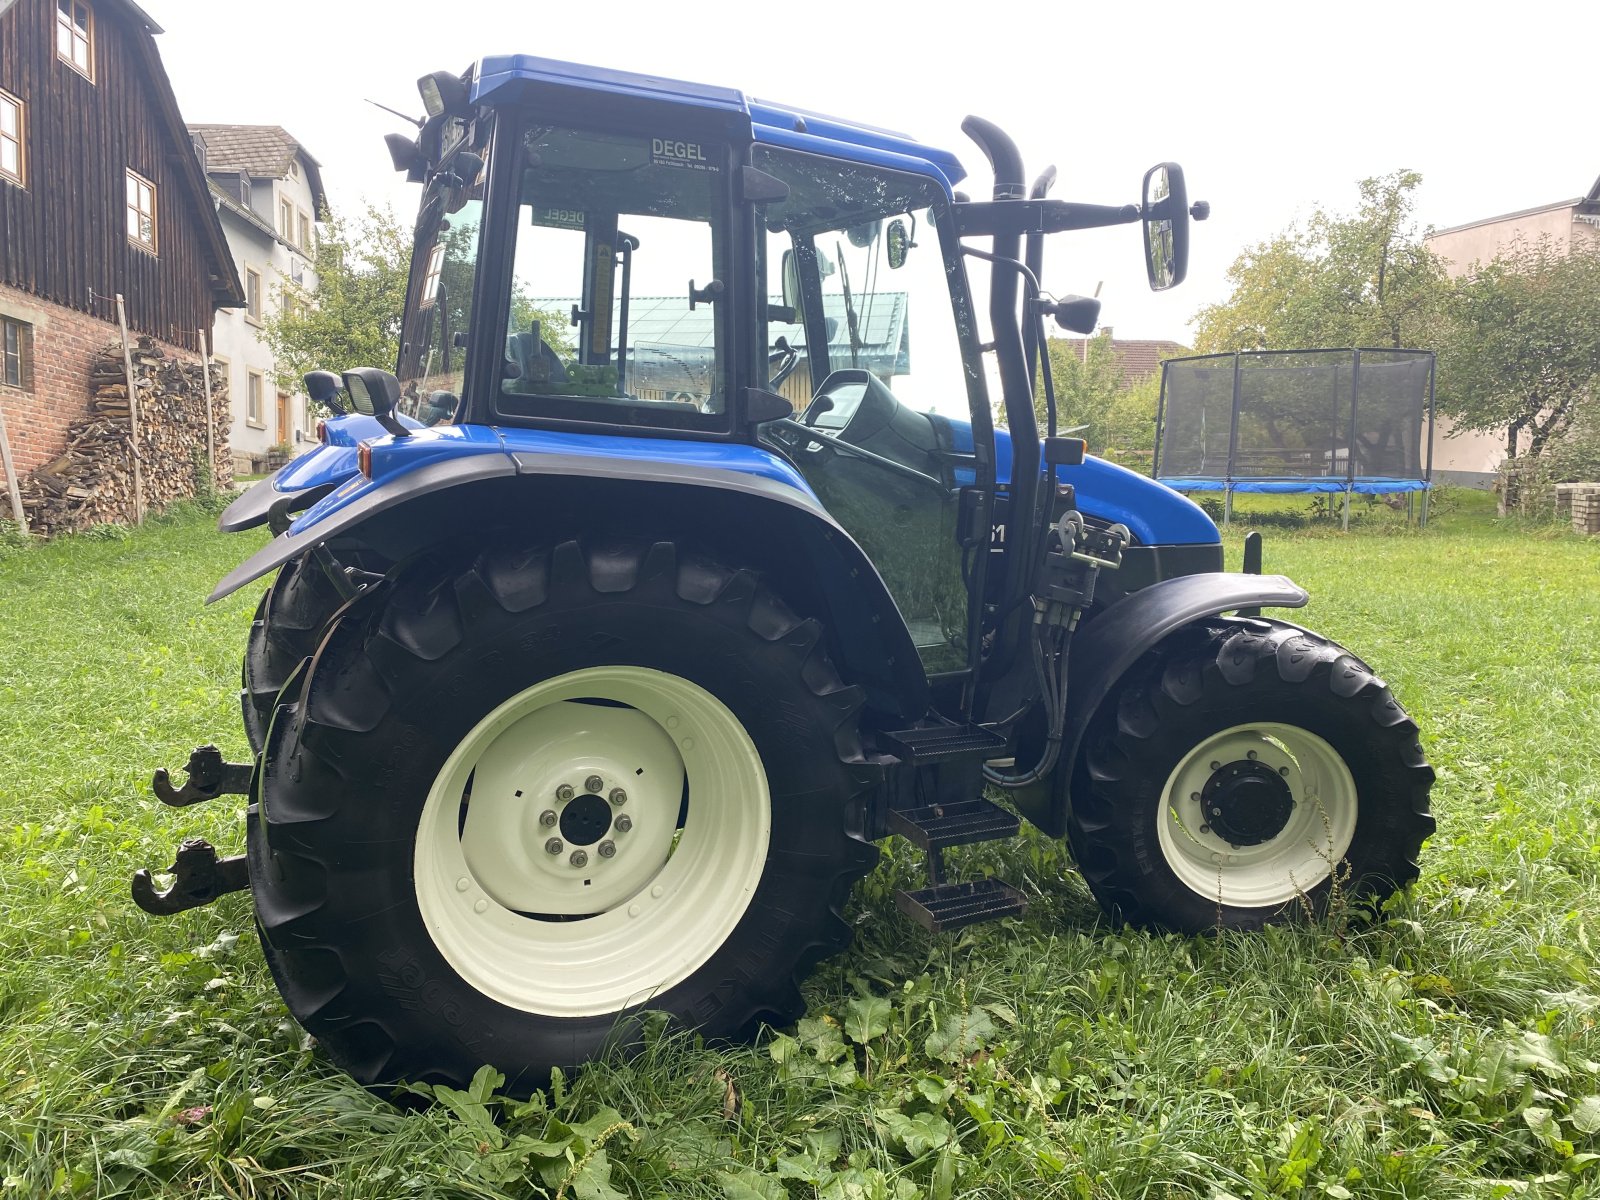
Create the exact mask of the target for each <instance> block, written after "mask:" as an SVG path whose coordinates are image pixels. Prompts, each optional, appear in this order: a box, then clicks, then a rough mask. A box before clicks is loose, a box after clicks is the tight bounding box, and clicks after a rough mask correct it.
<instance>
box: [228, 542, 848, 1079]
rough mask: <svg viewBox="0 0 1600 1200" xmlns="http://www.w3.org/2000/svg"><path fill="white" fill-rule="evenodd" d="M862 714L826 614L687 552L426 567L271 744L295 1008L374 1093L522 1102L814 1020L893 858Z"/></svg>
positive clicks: (660, 546) (259, 846)
mask: <svg viewBox="0 0 1600 1200" xmlns="http://www.w3.org/2000/svg"><path fill="white" fill-rule="evenodd" d="M861 703H862V693H861V691H860V689H858V688H853V687H846V686H845V685H844V684H843V683H841V682H840V680H839V678H838V676H837V675H836V674H835V672H834V670H833V668H832V666H831V665H830V663H829V661H828V659H827V657H826V654H825V653H824V650H823V648H822V645H821V629H820V627H819V626H818V624H817V623H816V622H815V621H809V620H800V619H798V618H796V617H795V616H794V614H793V613H791V612H790V611H789V610H788V609H787V608H785V607H784V606H783V604H782V603H781V602H780V601H778V600H777V598H776V597H774V596H772V595H771V594H770V593H768V592H767V591H765V590H764V589H763V588H762V587H761V586H760V584H759V583H758V581H757V580H756V579H755V577H754V576H752V575H751V574H749V573H748V572H743V571H735V570H730V569H728V568H726V567H724V566H721V565H718V564H716V563H713V562H708V561H705V560H702V559H697V558H694V557H691V556H689V555H687V554H680V553H679V551H678V550H677V548H676V547H675V546H673V545H672V544H670V543H657V544H655V545H653V546H649V545H643V544H638V543H625V542H598V541H597V542H593V543H585V544H584V545H583V546H581V547H580V545H579V544H578V543H577V542H566V543H562V544H560V545H558V546H555V547H553V548H532V549H522V548H518V549H503V550H495V551H492V552H489V553H486V554H484V555H482V556H480V557H479V558H477V559H476V560H475V561H473V562H472V563H470V564H468V565H466V566H465V567H463V568H460V569H457V570H453V571H444V572H441V571H440V570H438V569H437V567H434V568H432V569H429V568H428V567H426V566H425V565H419V566H417V567H414V568H412V569H410V570H408V571H407V572H405V573H403V574H402V575H401V576H400V577H399V578H398V579H397V580H395V581H394V583H392V584H391V585H387V586H386V587H385V588H382V589H379V592H378V594H375V595H373V596H371V597H368V598H364V599H363V600H362V601H358V602H357V603H356V604H354V605H352V607H351V608H350V609H348V610H346V611H345V612H344V613H343V614H342V615H341V616H340V617H339V618H338V620H337V621H336V622H335V623H334V625H333V627H332V629H331V630H330V632H329V634H328V636H327V638H326V640H325V642H324V643H323V645H322V646H321V648H320V649H319V651H318V652H317V657H316V659H315V660H314V661H313V663H312V666H311V670H310V672H309V674H308V675H307V676H306V677H305V682H304V684H303V686H302V687H301V688H300V689H299V694H298V695H296V696H293V697H291V696H288V695H286V696H285V697H284V703H283V705H282V706H281V707H280V708H279V709H278V712H277V715H276V717H275V719H274V721H273V725H272V729H271V734H270V737H269V739H268V742H267V748H266V753H265V756H264V759H263V775H262V786H261V802H260V804H259V806H258V810H257V812H256V814H255V819H254V821H253V822H252V826H251V830H250V867H251V877H252V888H253V890H254V896H255V902H256V910H257V919H258V924H259V926H260V929H261V934H262V941H263V945H264V948H265V951H266V957H267V961H268V963H269V965H270V966H271V968H272V971H273V975H274V977H275V978H276V980H277V982H278V986H279V989H280V990H281V991H282V993H283V996H284V999H285V1001H286V1002H287V1003H288V1006H289V1008H290V1010H291V1011H292V1012H293V1013H294V1015H295V1017H296V1018H297V1019H298V1020H299V1021H300V1022H301V1024H303V1025H304V1026H305V1027H306V1028H307V1029H308V1030H309V1031H310V1032H312V1033H314V1034H315V1035H316V1036H317V1038H318V1039H319V1041H320V1042H321V1043H322V1045H323V1046H324V1047H325V1048H326V1050H327V1051H328V1054H329V1056H330V1057H331V1058H333V1060H334V1061H335V1062H337V1063H338V1064H339V1065H340V1066H341V1067H343V1068H344V1069H345V1070H346V1071H348V1072H349V1073H350V1074H351V1075H353V1076H354V1077H355V1078H356V1079H358V1080H360V1081H361V1082H363V1083H366V1084H368V1085H377V1084H383V1083H389V1082H393V1081H397V1080H400V1079H412V1080H419V1079H420V1080H430V1081H439V1082H447V1083H452V1084H455V1085H458V1086H459V1085H462V1084H464V1083H465V1082H466V1081H467V1080H469V1079H470V1078H471V1076H472V1074H473V1072H474V1071H475V1070H476V1068H477V1067H478V1066H480V1065H482V1064H484V1063H490V1064H493V1065H494V1066H495V1067H496V1068H498V1069H499V1070H501V1071H503V1072H505V1074H506V1075H507V1076H508V1079H509V1086H510V1087H512V1088H514V1089H517V1090H519V1091H523V1092H526V1091H529V1090H531V1089H534V1088H538V1087H542V1086H544V1084H545V1082H546V1081H547V1080H548V1079H549V1073H550V1070H551V1069H552V1068H554V1067H561V1068H570V1067H574V1066H577V1065H578V1064H580V1063H583V1062H585V1061H587V1060H589V1059H591V1058H593V1057H594V1056H596V1055H598V1054H600V1053H601V1052H602V1051H603V1050H604V1049H605V1048H606V1047H607V1046H608V1045H610V1044H613V1043H619V1044H623V1045H627V1044H630V1043H632V1042H634V1041H636V1040H637V1037H638V1030H639V1014H640V1013H641V1012H642V1011H644V1010H645V1009H653V1010H660V1011H664V1012H666V1013H667V1014H669V1015H670V1017H671V1018H672V1019H673V1020H674V1021H675V1022H676V1023H677V1024H679V1025H681V1026H686V1027H693V1028H697V1029H699V1030H701V1031H702V1032H703V1033H705V1034H706V1035H707V1036H709V1037H712V1038H718V1039H737V1038H744V1037H747V1036H749V1035H751V1034H753V1033H754V1032H755V1031H756V1030H757V1029H758V1028H759V1027H760V1026H761V1025H762V1024H763V1023H767V1024H784V1023H788V1022H791V1021H793V1020H794V1019H795V1018H796V1017H797V1016H799V1015H800V1013H801V1012H802V1011H803V1004H802V1001H801V999H800V993H799V987H798V985H799V982H800V981H801V980H802V979H804V977H805V976H806V974H807V973H808V972H809V971H810V969H811V967H812V966H813V965H814V964H815V963H816V962H817V961H818V960H820V959H821V958H822V957H824V956H826V955H829V954H832V953H834V952H836V951H838V950H840V949H842V948H844V946H846V945H847V944H848V942H849V939H850V931H849V927H848V926H847V925H846V924H845V922H844V921H843V919H842V917H841V915H840V910H841V907H842V905H843V903H844V901H845V899H846V898H847V896H848V893H849V890H850V887H851V885H852V884H853V883H854V881H855V880H856V879H858V878H859V877H860V876H862V875H863V874H865V873H866V872H867V871H868V870H870V869H871V867H872V866H873V864H874V863H875V862H876V859H877V850H876V848H875V847H874V846H872V845H871V844H870V843H868V842H866V841H865V840H864V839H863V837H862V833H861V831H862V828H863V822H864V818H865V806H866V801H867V799H868V797H869V795H870V793H871V790H872V788H873V786H874V782H875V776H874V774H873V772H872V770H871V768H870V767H868V766H867V765H866V764H865V763H864V761H863V760H862V756H861V752H860V746H859V742H858V738H857V722H858V714H859V711H860V708H861ZM590 776H598V777H600V779H601V786H600V788H599V789H598V790H592V788H591V787H590V786H589V785H588V780H589V777H590ZM652 781H659V782H657V783H655V784H654V786H652ZM562 784H565V785H567V786H569V787H571V788H572V793H571V795H570V796H569V797H568V798H567V799H564V800H563V799H560V798H559V794H560V790H561V785H562ZM618 789H620V790H622V791H624V792H626V797H625V798H624V799H623V800H622V801H620V802H613V792H614V791H615V790H618ZM624 815H625V816H627V817H628V818H629V827H628V828H626V829H624V828H623V825H622V821H621V819H620V818H621V817H623V816H624ZM551 816H554V817H555V818H556V820H555V821H554V822H550V820H549V818H550V817H551ZM551 838H557V839H559V840H561V841H562V846H561V848H560V850H559V851H558V852H555V853H551V852H550V851H549V850H548V849H547V844H548V842H549V840H550V839H551ZM608 843H609V845H610V849H609V850H606V849H602V847H603V846H605V845H607V844H608ZM577 850H581V851H582V852H583V854H584V859H583V861H582V862H581V864H579V865H574V853H575V851H577Z"/></svg>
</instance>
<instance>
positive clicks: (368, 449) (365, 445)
mask: <svg viewBox="0 0 1600 1200" xmlns="http://www.w3.org/2000/svg"><path fill="white" fill-rule="evenodd" d="M356 466H357V467H359V468H360V470H361V473H362V474H363V475H365V476H366V477H367V478H368V479H371V478H372V443H371V442H362V443H361V444H360V445H359V446H357V447H356Z"/></svg>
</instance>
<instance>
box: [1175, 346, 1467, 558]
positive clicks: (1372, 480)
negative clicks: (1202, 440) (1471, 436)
mask: <svg viewBox="0 0 1600 1200" xmlns="http://www.w3.org/2000/svg"><path fill="white" fill-rule="evenodd" d="M1363 353H1367V354H1386V355H1393V354H1405V355H1414V356H1416V357H1418V358H1426V359H1427V362H1428V399H1427V403H1426V405H1425V412H1426V414H1427V420H1426V434H1425V437H1424V442H1425V445H1426V447H1427V449H1426V451H1425V460H1424V464H1423V469H1422V478H1421V479H1403V478H1398V477H1394V476H1377V475H1357V474H1356V454H1355V446H1356V434H1357V422H1358V417H1359V413H1360V404H1359V401H1360V397H1361V355H1362V354H1363ZM1298 354H1308V355H1309V354H1320V355H1331V354H1348V355H1350V429H1349V438H1348V442H1347V447H1348V449H1347V451H1346V454H1345V474H1344V476H1343V478H1340V477H1339V476H1336V475H1283V476H1276V477H1274V476H1270V475H1251V476H1245V477H1240V476H1237V475H1235V473H1234V467H1235V465H1236V463H1237V460H1238V454H1239V409H1240V402H1241V399H1242V392H1243V389H1242V387H1241V383H1242V376H1241V374H1240V362H1241V360H1242V359H1245V358H1257V359H1265V358H1290V357H1292V356H1294V355H1298ZM1229 358H1231V359H1232V360H1233V402H1232V404H1231V406H1230V411H1229V418H1228V462H1227V468H1226V470H1225V471H1224V473H1223V474H1222V475H1221V476H1220V477H1219V476H1216V475H1210V474H1208V475H1206V476H1172V477H1170V478H1164V477H1163V476H1162V474H1161V451H1162V443H1163V441H1164V440H1165V439H1164V435H1165V433H1166V423H1167V375H1168V368H1169V367H1171V366H1173V365H1174V364H1176V363H1193V362H1201V361H1204V360H1208V359H1210V360H1217V361H1219V362H1220V361H1221V360H1223V359H1229ZM1437 378H1438V356H1437V355H1436V354H1435V353H1434V352H1433V351H1432V350H1413V349H1410V348H1405V347H1398V346H1354V347H1343V346H1336V347H1319V348H1314V349H1306V350H1235V351H1232V352H1230V353H1224V354H1192V355H1189V356H1187V357H1185V358H1169V359H1166V360H1165V361H1163V362H1162V364H1161V395H1160V398H1159V399H1158V400H1157V402H1156V441H1155V453H1154V454H1153V456H1152V458H1151V463H1150V475H1151V477H1152V478H1153V479H1155V480H1157V481H1158V482H1160V483H1164V484H1166V486H1168V487H1170V488H1172V489H1173V490H1174V491H1180V492H1186V493H1187V492H1221V493H1222V494H1223V498H1222V523H1223V524H1224V525H1227V524H1230V523H1231V522H1232V520H1233V493H1234V492H1235V491H1241V492H1268V493H1275V494H1288V495H1299V494H1306V495H1310V494H1316V493H1322V494H1329V493H1343V495H1344V518H1343V528H1344V529H1345V530H1346V531H1347V532H1348V531H1349V529H1350V497H1351V496H1352V495H1355V494H1361V495H1393V494H1396V493H1401V492H1403V493H1405V494H1406V520H1407V521H1408V522H1409V521H1410V520H1411V519H1412V517H1413V516H1414V515H1415V516H1416V517H1417V524H1418V528H1426V527H1427V524H1428V498H1429V495H1430V493H1431V492H1432V490H1433V434H1434V411H1433V403H1434V385H1435V382H1436V380H1437ZM1390 484H1394V485H1398V486H1393V487H1390V486H1385V485H1390ZM1241 485H1248V486H1241ZM1317 485H1323V486H1317ZM1329 485H1331V486H1329ZM1418 492H1421V493H1422V509H1421V512H1420V514H1417V513H1415V511H1414V510H1415V505H1414V501H1415V498H1416V494H1417V493H1418Z"/></svg>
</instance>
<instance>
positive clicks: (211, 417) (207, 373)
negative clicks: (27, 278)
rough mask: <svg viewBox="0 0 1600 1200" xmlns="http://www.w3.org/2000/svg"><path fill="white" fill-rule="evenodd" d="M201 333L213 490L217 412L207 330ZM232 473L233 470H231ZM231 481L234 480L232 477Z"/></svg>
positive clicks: (208, 449)
mask: <svg viewBox="0 0 1600 1200" xmlns="http://www.w3.org/2000/svg"><path fill="white" fill-rule="evenodd" d="M195 332H196V333H197V334H199V335H200V378H201V379H202V380H204V381H205V385H206V462H207V463H209V464H210V467H211V490H212V491H213V492H215V491H216V490H217V414H216V413H215V412H214V411H212V408H211V351H210V349H209V348H208V346H207V343H206V331H205V330H204V329H197V330H195ZM230 475H231V472H230ZM228 482H229V483H232V482H233V480H232V479H231V478H230V479H229V481H228Z"/></svg>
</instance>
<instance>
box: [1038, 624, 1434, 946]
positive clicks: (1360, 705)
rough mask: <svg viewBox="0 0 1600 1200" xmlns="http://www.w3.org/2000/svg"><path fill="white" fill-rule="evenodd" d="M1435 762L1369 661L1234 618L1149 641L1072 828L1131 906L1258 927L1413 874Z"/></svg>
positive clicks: (1089, 859) (1102, 878) (1362, 897)
mask: <svg viewBox="0 0 1600 1200" xmlns="http://www.w3.org/2000/svg"><path fill="white" fill-rule="evenodd" d="M1433 778H1434V776H1433V770H1432V768H1431V767H1429V766H1428V764H1427V761H1426V759H1425V758H1424V757H1423V753H1422V747H1421V744H1420V743H1419V741H1418V739H1417V727H1416V724H1415V722H1413V721H1412V720H1411V718H1410V717H1408V716H1407V715H1406V713H1405V710H1404V709H1402V708H1401V707H1400V705H1399V703H1398V702H1397V701H1396V700H1395V699H1394V697H1393V696H1392V695H1390V693H1389V690H1388V688H1387V687H1385V686H1384V684H1383V681H1382V680H1380V679H1378V678H1377V677H1376V676H1375V675H1373V674H1372V672H1371V670H1370V669H1369V668H1368V667H1367V666H1366V664H1364V663H1362V662H1361V661H1360V660H1359V659H1357V658H1355V657H1354V656H1353V655H1351V654H1349V653H1348V652H1347V651H1345V650H1343V649H1342V648H1341V647H1339V646H1337V645H1336V644H1334V643H1333V642H1330V641H1327V640H1326V639H1324V638H1320V637H1318V636H1316V635H1315V634H1311V633H1307V632H1305V631H1304V630H1301V629H1298V628H1295V627H1293V626H1289V625H1284V624H1280V623H1277V622H1272V621H1263V620H1240V619H1232V620H1230V619H1224V618H1218V619H1216V620H1214V621H1212V622H1207V623H1205V624H1203V625H1200V626H1195V627H1191V628H1190V629H1189V630H1187V631H1185V632H1183V633H1180V634H1179V635H1177V636H1176V637H1175V638H1174V639H1172V640H1169V641H1168V642H1167V643H1164V644H1163V646H1162V647H1160V648H1158V649H1157V650H1156V651H1154V652H1152V653H1151V654H1150V655H1147V656H1146V658H1145V659H1144V660H1143V661H1142V662H1141V664H1139V665H1136V666H1135V668H1134V669H1133V670H1132V671H1131V672H1130V673H1129V676H1128V677H1127V679H1126V680H1125V681H1124V682H1123V683H1122V684H1121V685H1120V686H1119V688H1118V690H1117V691H1116V692H1114V693H1113V694H1112V696H1111V697H1110V698H1109V699H1108V700H1107V701H1106V702H1105V704H1104V705H1102V707H1101V709H1100V711H1099V712H1098V713H1097V714H1096V716H1095V717H1094V719H1093V720H1092V721H1091V723H1090V726H1089V730H1088V733H1087V735H1086V736H1085V739H1084V749H1083V752H1082V754H1081V755H1080V757H1079V762H1078V765H1077V770H1076V772H1075V775H1074V782H1073V788H1072V807H1071V811H1070V814H1069V819H1068V835H1069V837H1070V840H1071V844H1072V848H1073V853H1074V855H1075V856H1076V858H1077V860H1078V864H1079V868H1080V870H1081V871H1082V872H1083V875H1084V878H1085V879H1086V880H1087V881H1088V883H1089V887H1090V889H1091V890H1092V891H1093V892H1094V894H1095V897H1096V899H1098V900H1099V901H1100V904H1101V906H1102V907H1103V908H1104V909H1105V910H1106V911H1107V912H1108V913H1110V914H1112V915H1113V916H1114V917H1117V918H1118V919H1121V920H1126V921H1128V922H1130V923H1132V924H1135V925H1140V926H1144V927H1147V928H1156V929H1167V930H1175V931H1178V932H1183V933H1198V932H1203V931H1206V930H1213V929H1218V928H1239V929H1254V928H1259V927H1260V926H1262V925H1265V924H1268V923H1271V922H1275V921H1279V920H1283V919H1286V918H1292V917H1295V916H1299V915H1305V914H1314V913H1323V912H1326V911H1328V909H1329V908H1330V906H1331V905H1332V904H1333V903H1334V902H1335V899H1336V898H1341V901H1342V902H1344V903H1361V904H1367V903H1375V902H1379V901H1382V900H1383V899H1384V898H1386V897H1387V896H1389V895H1390V894H1392V893H1393V892H1395V891H1396V890H1398V889H1400V888H1403V887H1405V886H1407V885H1408V884H1409V883H1411V882H1412V881H1413V880H1414V879H1415V878H1416V877H1417V864H1416V857H1417V853H1418V851H1419V849H1420V848H1421V846H1422V843H1423V841H1424V839H1426V838H1427V837H1428V835H1429V834H1431V833H1432V832H1433V828H1434V821H1433V817H1432V816H1431V815H1429V808H1428V791H1429V788H1430V787H1431V786H1432V783H1433Z"/></svg>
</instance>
